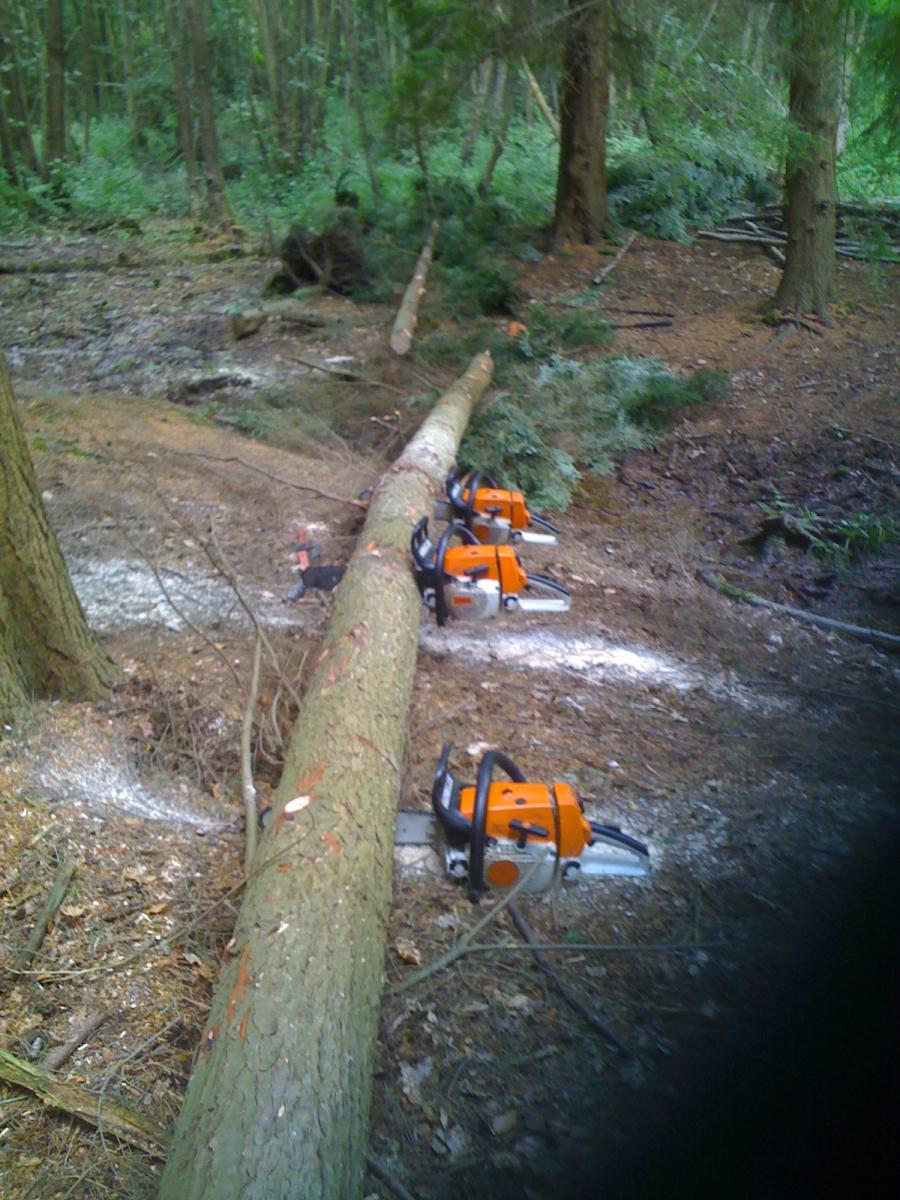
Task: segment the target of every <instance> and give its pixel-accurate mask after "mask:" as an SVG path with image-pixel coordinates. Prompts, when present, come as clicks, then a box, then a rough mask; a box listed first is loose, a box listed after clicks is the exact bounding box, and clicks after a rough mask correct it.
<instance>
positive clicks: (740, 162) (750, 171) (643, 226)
mask: <svg viewBox="0 0 900 1200" xmlns="http://www.w3.org/2000/svg"><path fill="white" fill-rule="evenodd" d="M607 191H608V197H609V208H610V215H611V216H612V217H613V219H614V220H616V221H618V222H620V223H622V224H623V225H627V226H629V227H631V228H634V229H640V230H642V231H643V232H644V233H649V234H652V235H654V236H655V237H661V238H670V239H672V240H674V241H680V242H684V241H687V240H688V239H689V236H690V232H689V227H690V226H692V225H698V224H703V223H704V222H715V221H717V220H720V219H722V218H724V217H726V216H728V215H729V213H730V212H731V211H733V210H734V208H735V207H736V206H738V205H739V204H741V203H742V202H743V203H749V204H751V205H756V204H762V203H765V202H767V201H770V200H775V199H777V193H776V191H775V188H774V187H773V185H772V183H771V182H770V180H769V178H768V173H767V170H766V166H765V164H764V163H763V161H762V160H761V159H759V158H757V157H756V156H755V155H753V154H744V153H740V154H739V153H736V152H734V151H732V150H729V149H728V148H727V147H726V146H725V145H724V144H723V143H719V142H714V141H712V140H711V139H709V138H707V137H703V136H701V135H699V134H694V135H693V136H691V137H687V138H684V139H682V140H681V141H679V142H678V143H677V144H675V145H673V146H671V147H667V148H666V149H661V148H658V147H657V148H654V147H651V146H650V145H648V144H647V143H644V144H641V143H637V144H635V143H634V141H632V142H631V143H630V145H629V148H628V149H627V150H625V151H624V152H623V153H620V154H616V153H615V152H613V153H611V155H610V162H609V168H608V172H607Z"/></svg>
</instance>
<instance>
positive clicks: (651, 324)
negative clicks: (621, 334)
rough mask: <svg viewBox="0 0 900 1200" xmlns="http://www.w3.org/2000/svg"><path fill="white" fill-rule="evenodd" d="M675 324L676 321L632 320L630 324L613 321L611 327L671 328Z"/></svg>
mask: <svg viewBox="0 0 900 1200" xmlns="http://www.w3.org/2000/svg"><path fill="white" fill-rule="evenodd" d="M674 324H675V322H674V321H632V322H631V324H630V325H619V324H617V323H616V322H615V321H612V322H610V327H611V328H612V329H669V328H671V326H673V325H674Z"/></svg>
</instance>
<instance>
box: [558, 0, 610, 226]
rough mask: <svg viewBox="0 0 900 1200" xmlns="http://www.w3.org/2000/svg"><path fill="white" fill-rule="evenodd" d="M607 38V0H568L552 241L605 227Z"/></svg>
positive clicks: (607, 99) (607, 92) (607, 90)
mask: <svg viewBox="0 0 900 1200" xmlns="http://www.w3.org/2000/svg"><path fill="white" fill-rule="evenodd" d="M608 34H609V5H608V0H596V2H595V3H593V4H587V5H585V4H583V3H582V2H581V0H569V17H568V22H567V26H566V44H565V51H564V54H563V74H562V103H561V105H560V139H559V168H558V171H557V176H556V207H555V211H554V214H553V237H554V240H555V241H556V242H563V241H570V242H597V241H600V239H601V238H602V237H603V231H604V229H605V227H606V223H607V211H606V113H607V108H608V105H609V80H608V76H607V64H606V54H607V41H608Z"/></svg>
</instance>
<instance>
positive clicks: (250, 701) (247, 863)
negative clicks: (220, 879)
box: [241, 633, 262, 875]
mask: <svg viewBox="0 0 900 1200" xmlns="http://www.w3.org/2000/svg"><path fill="white" fill-rule="evenodd" d="M261 661H262V639H261V638H260V636H259V633H257V635H256V641H255V642H254V643H253V670H252V673H251V676H250V693H249V695H248V696H247V704H246V706H245V708H244V721H243V724H242V726H241V791H242V792H243V795H244V823H245V829H244V874H245V875H247V874H249V873H250V871H251V870H252V869H253V860H254V859H255V858H256V785H255V784H254V782H253V756H252V750H251V739H252V736H253V711H254V709H255V708H256V697H257V695H258V693H259V667H260V663H261Z"/></svg>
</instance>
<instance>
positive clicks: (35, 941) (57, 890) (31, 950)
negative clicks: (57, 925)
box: [13, 858, 78, 971]
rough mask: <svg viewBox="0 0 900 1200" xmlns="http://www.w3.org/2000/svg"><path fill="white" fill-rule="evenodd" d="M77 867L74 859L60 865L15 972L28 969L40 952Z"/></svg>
mask: <svg viewBox="0 0 900 1200" xmlns="http://www.w3.org/2000/svg"><path fill="white" fill-rule="evenodd" d="M77 865H78V864H77V862H76V860H75V859H74V858H67V859H66V860H65V861H64V862H62V863H60V865H59V867H58V868H57V871H56V875H55V876H54V878H53V885H52V887H51V888H50V895H49V896H48V897H47V901H46V903H45V904H44V907H43V908H42V909H41V912H40V916H39V917H38V919H37V924H36V925H35V927H34V929H32V931H31V936H30V937H29V939H28V941H27V942H26V943H25V945H24V946H23V947H22V949H21V950H20V951H19V952H18V954H17V955H16V957H15V960H14V964H13V971H21V970H23V969H24V968H25V967H27V966H28V965H29V963H30V962H31V960H32V959H33V958H34V956H35V954H37V952H38V950H40V948H41V945H42V944H43V941H44V938H45V937H46V936H47V930H48V929H49V928H50V925H51V923H52V921H53V918H54V917H55V916H56V914H57V913H58V912H59V907H60V905H61V904H62V902H63V900H65V898H66V892H67V891H68V890H69V884H70V883H71V882H72V876H73V875H74V874H75V868H76V866H77Z"/></svg>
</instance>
